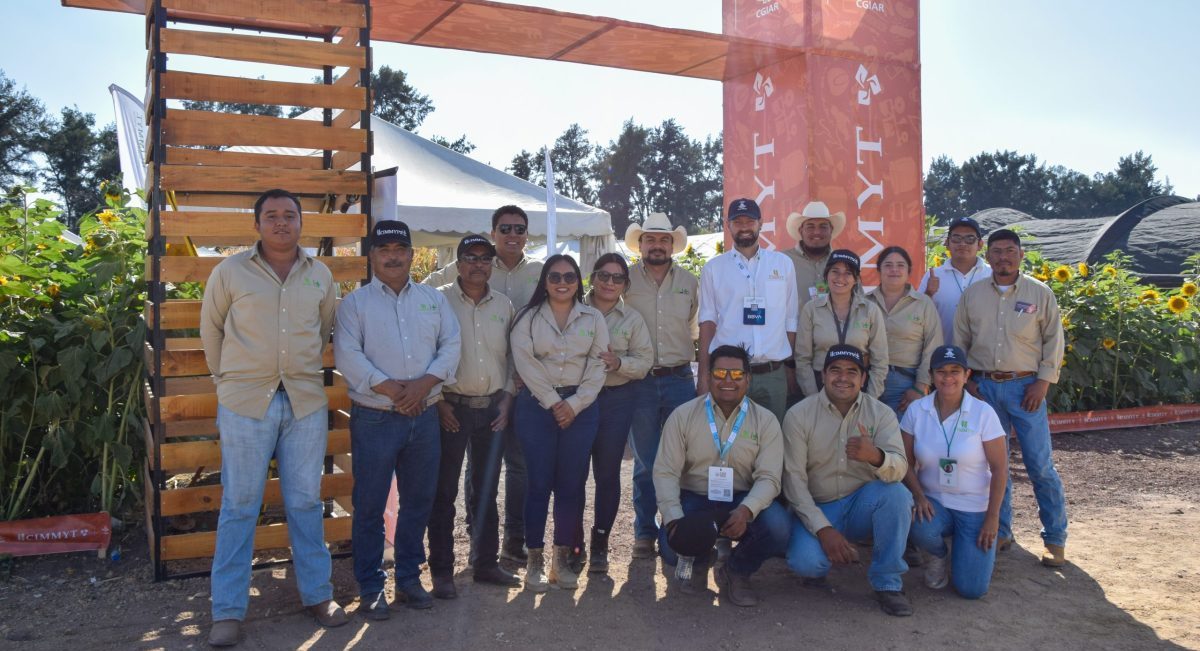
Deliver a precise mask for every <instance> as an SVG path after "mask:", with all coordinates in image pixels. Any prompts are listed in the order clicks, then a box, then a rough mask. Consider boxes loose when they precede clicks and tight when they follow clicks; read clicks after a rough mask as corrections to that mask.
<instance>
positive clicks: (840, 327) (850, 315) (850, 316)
mask: <svg viewBox="0 0 1200 651" xmlns="http://www.w3.org/2000/svg"><path fill="white" fill-rule="evenodd" d="M829 311H830V312H832V313H833V325H834V327H835V328H837V336H838V343H839V344H844V343H846V333H848V332H849V331H850V322H851V321H853V320H854V299H851V302H850V309H849V310H846V323H844V324H843V323H842V320H841V319H839V318H838V315H837V308H835V307H833V301H832V300H830V301H829Z"/></svg>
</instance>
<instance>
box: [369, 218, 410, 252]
mask: <svg viewBox="0 0 1200 651" xmlns="http://www.w3.org/2000/svg"><path fill="white" fill-rule="evenodd" d="M392 242H399V243H400V244H403V245H404V246H412V235H410V234H409V232H408V224H405V223H404V222H401V221H396V220H394V219H385V220H383V221H378V222H375V226H374V227H373V228H372V229H371V246H372V247H375V246H379V245H380V244H391V243H392Z"/></svg>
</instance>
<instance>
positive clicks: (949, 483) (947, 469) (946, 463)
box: [938, 457, 958, 488]
mask: <svg viewBox="0 0 1200 651" xmlns="http://www.w3.org/2000/svg"><path fill="white" fill-rule="evenodd" d="M938 486H941V487H943V488H957V487H958V459H951V458H949V457H942V458H940V459H938Z"/></svg>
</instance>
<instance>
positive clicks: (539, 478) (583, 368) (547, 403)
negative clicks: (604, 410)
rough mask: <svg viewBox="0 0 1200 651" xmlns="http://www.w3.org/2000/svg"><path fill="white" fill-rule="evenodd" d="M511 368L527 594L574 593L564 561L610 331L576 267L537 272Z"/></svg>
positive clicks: (559, 258)
mask: <svg viewBox="0 0 1200 651" xmlns="http://www.w3.org/2000/svg"><path fill="white" fill-rule="evenodd" d="M509 343H510V345H511V347H512V356H513V366H514V367H515V368H516V372H517V375H518V376H519V377H520V378H521V380H522V381H523V383H524V386H523V387H522V388H521V390H520V391H518V392H517V399H516V404H515V406H514V417H515V419H516V430H517V437H518V438H519V439H520V441H521V450H522V451H523V452H524V453H525V468H526V473H527V475H528V478H529V488H528V492H527V494H526V496H525V544H526V545H527V546H528V548H529V560H528V561H527V564H526V571H525V588H526V589H527V590H531V591H533V592H545V591H546V590H547V589H549V587H550V583H551V582H554V583H557V584H558V586H559V587H560V588H566V589H570V590H573V589H575V588H576V586H577V581H578V576H577V575H576V574H575V572H573V571H571V568H570V566H569V562H570V561H569V556H570V554H571V551H572V549H573V547H574V546H575V537H576V536H577V535H578V534H577V532H578V531H580V530H582V528H583V523H582V518H583V501H584V484H585V483H586V482H587V473H588V460H589V459H590V457H591V451H592V443H593V442H595V440H596V427H597V425H598V423H599V410H598V409H597V407H596V404H595V401H596V396H597V395H598V394H599V393H600V389H601V388H603V386H604V378H605V362H604V360H603V359H602V358H601V355H603V354H605V353H607V352H608V325H607V324H606V323H605V321H604V315H602V314H600V312H599V311H597V310H596V309H595V308H593V307H589V306H587V305H584V304H583V278H582V277H581V275H580V273H579V265H577V264H576V263H575V260H573V259H572V258H570V257H569V256H565V255H553V256H550V259H548V260H546V264H545V265H544V266H543V267H542V273H541V278H540V279H539V280H538V284H537V288H536V289H534V291H533V296H532V297H531V298H530V299H529V304H528V305H526V306H525V307H523V308H521V311H520V312H518V313H517V315H516V317H515V318H514V319H513V325H512V328H511V329H510V330H509ZM551 493H553V494H554V560H553V562H552V564H551V566H550V568H549V572H547V571H546V566H545V555H544V551H543V550H544V548H545V542H544V541H545V535H546V511H547V509H548V508H549V506H550V494H551Z"/></svg>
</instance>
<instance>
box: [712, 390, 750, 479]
mask: <svg viewBox="0 0 1200 651" xmlns="http://www.w3.org/2000/svg"><path fill="white" fill-rule="evenodd" d="M749 409H750V408H749V400H748V399H746V398H742V406H741V408H740V409H738V415H737V419H736V420H734V421H733V429H732V430H731V431H730V432H729V438H728V439H727V440H726V441H725V445H721V435H720V433H719V432H717V421H716V418H715V417H714V416H713V406H712V396H711V395H710V396H708V397H706V398H705V399H704V410H705V412H706V413H707V415H708V430H709V431H710V432H712V437H713V444H714V445H716V446H717V456H719V457H720V458H721V465H725V455H727V454H729V449H730V448H732V447H733V442H734V441H736V440H737V437H738V432H739V431H741V429H742V423H743V422H745V420H746V412H747V411H749Z"/></svg>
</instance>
